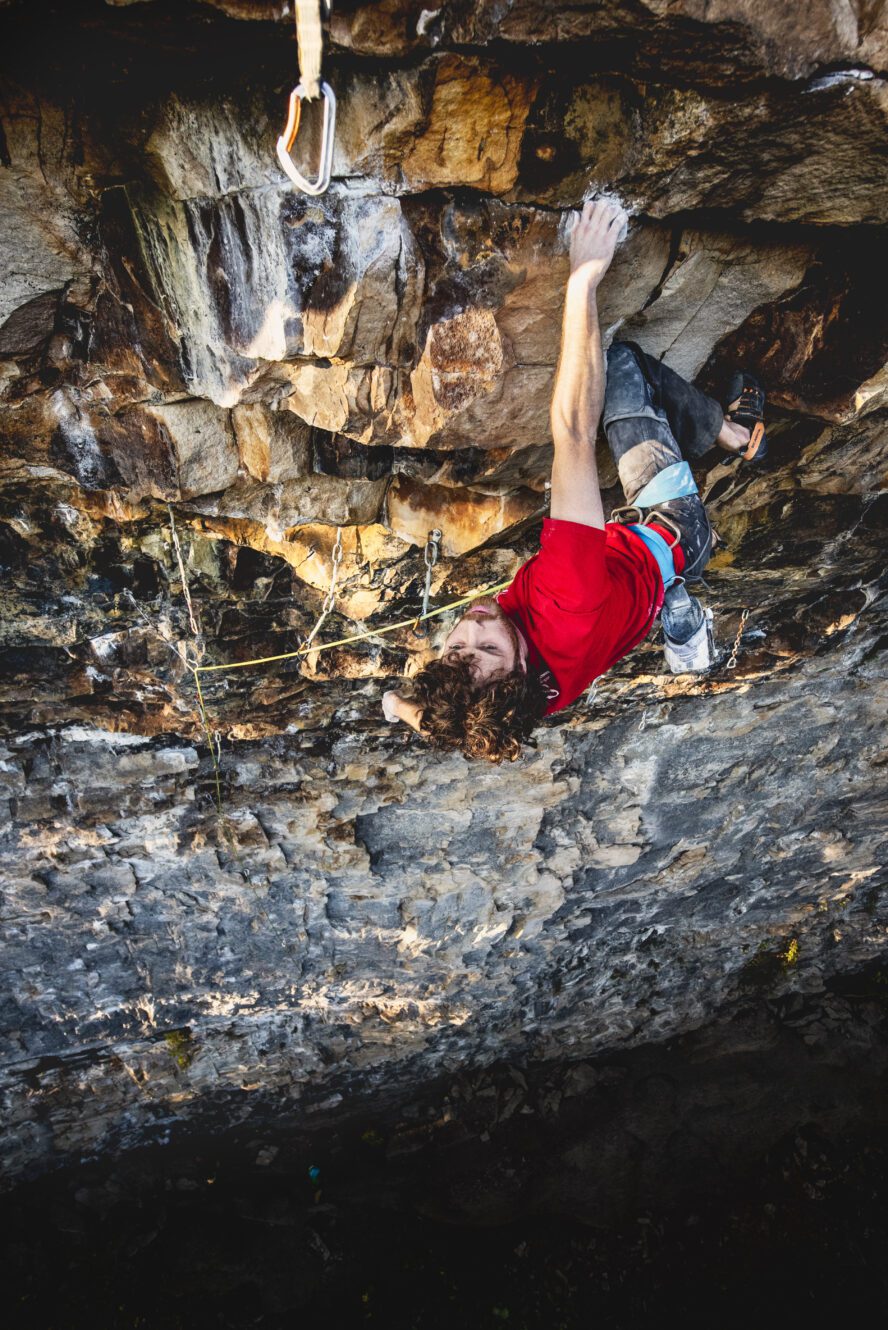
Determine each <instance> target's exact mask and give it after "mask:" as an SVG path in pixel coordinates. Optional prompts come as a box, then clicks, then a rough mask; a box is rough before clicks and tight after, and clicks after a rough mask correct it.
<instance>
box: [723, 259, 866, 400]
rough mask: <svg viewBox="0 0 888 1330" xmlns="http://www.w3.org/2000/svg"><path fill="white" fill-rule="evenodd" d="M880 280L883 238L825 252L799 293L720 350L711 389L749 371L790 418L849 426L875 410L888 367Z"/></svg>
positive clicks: (771, 305)
mask: <svg viewBox="0 0 888 1330" xmlns="http://www.w3.org/2000/svg"><path fill="white" fill-rule="evenodd" d="M880 274H881V258H880V241H879V239H878V238H877V237H876V236H869V235H867V234H866V233H864V234H863V235H856V236H855V237H854V239H853V240H849V241H848V242H847V243H846V242H845V241H843V240H838V241H837V240H833V241H831V242H830V243H828V244H825V245H823V246H819V247H818V248H817V250H815V251H814V252H813V253H812V255H811V258H810V266H809V267H808V269H807V271H806V273H805V276H804V280H803V282H802V283H801V285H800V286H799V288H798V290H797V291H795V292H789V293H787V294H785V295H783V296H781V297H780V298H778V299H777V300H774V301H769V302H766V303H765V304H763V305H761V306H759V308H757V309H755V310H754V311H753V312H752V313H751V314H750V316H749V317H748V318H747V319H746V320H744V322H743V323H742V324H740V326H739V327H737V328H736V329H734V330H733V331H732V332H731V333H729V334H728V335H727V336H726V337H724V338H723V339H722V340H721V341H720V342H719V343H718V344H717V345H716V347H715V348H714V351H713V355H712V358H711V360H710V362H709V364H708V365H707V367H706V370H705V372H704V375H703V382H704V384H705V386H707V387H708V388H709V389H710V390H711V388H712V385H714V384H715V383H716V382H717V381H718V379H719V377H720V370H721V368H722V367H727V366H729V365H737V364H743V365H747V366H748V367H749V368H750V369H751V370H752V371H753V372H754V373H757V374H758V375H759V376H760V378H761V380H762V382H763V383H765V384H766V385H767V387H768V390H769V393H770V395H771V401H772V403H773V404H775V405H777V406H780V407H783V408H785V409H787V410H789V411H793V412H802V413H804V414H805V415H811V416H816V417H819V418H820V419H825V420H832V421H842V420H850V419H853V418H854V417H855V416H857V415H860V414H866V412H868V411H871V410H874V409H876V408H877V407H878V406H879V405H880V404H881V401H882V398H883V394H884V380H885V373H886V371H885V364H886V361H888V320H886V317H885V301H884V290H883V282H882V281H881V279H880V276H879V275H880Z"/></svg>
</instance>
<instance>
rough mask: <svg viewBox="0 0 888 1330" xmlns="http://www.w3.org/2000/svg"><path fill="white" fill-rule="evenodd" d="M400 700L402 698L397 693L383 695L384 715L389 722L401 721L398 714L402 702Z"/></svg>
mask: <svg viewBox="0 0 888 1330" xmlns="http://www.w3.org/2000/svg"><path fill="white" fill-rule="evenodd" d="M400 700H401V698H400V696H399V695H398V693H395V692H388V693H383V695H382V714H383V715H384V716H385V718H386V720H387V721H396V720H400V719H401V717H400V715H399V714H398V703H399V702H400Z"/></svg>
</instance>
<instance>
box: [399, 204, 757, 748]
mask: <svg viewBox="0 0 888 1330" xmlns="http://www.w3.org/2000/svg"><path fill="white" fill-rule="evenodd" d="M626 227H627V217H626V214H625V212H624V211H623V209H622V208H621V207H620V205H619V204H618V203H616V202H614V201H612V200H607V199H603V200H598V201H594V202H590V203H587V204H586V205H585V206H584V208H583V209H582V212H581V213H579V214H576V215H575V224H574V227H573V231H572V234H571V240H570V277H569V279H568V283H567V294H566V297H565V305H564V322H563V331H562V341H561V356H560V360H559V364H558V372H557V374H556V379H555V390H554V394H553V397H552V405H551V425H552V436H553V439H554V445H555V456H554V462H553V467H552V482H551V506H550V516H549V517H548V518H546V519H545V521H544V522H543V529H542V534H541V537H540V549H539V552H538V553H537V554H535V555H534V556H533V557H532V558H531V559H529V560H528V562H527V563H525V564H524V565H523V566H522V567H521V568H519V570H518V572H517V573H516V575H515V578H514V580H513V581H512V583H511V585H510V586H509V587H508V588H507V590H505V591H502V592H500V594H499V595H498V596H497V597H496V599H495V600H494V599H483V600H476V601H475V602H474V603H473V604H472V606H471V608H470V609H469V610H468V611H467V612H466V613H465V614H464V615H463V617H462V618H461V619H460V621H459V622H458V623H457V625H456V627H455V628H454V629H453V630H452V632H451V633H450V634H449V635H448V637H447V639H446V641H445V642H444V646H443V650H442V653H441V656H440V659H438V660H435V661H432V662H431V663H430V664H428V665H426V666H425V667H424V668H423V669H422V670H421V671H419V673H418V674H417V675H416V676H415V678H414V679H413V680H412V687H411V689H410V694H411V695H410V696H404V695H402V694H400V693H398V692H388V693H386V694H385V695H384V697H383V711H384V714H385V716H386V718H387V719H388V720H390V721H396V720H402V721H405V722H406V723H407V724H408V725H410V726H412V728H413V729H415V730H417V731H419V732H420V733H421V734H422V735H423V736H424V737H425V738H427V739H428V740H429V742H430V743H431V744H432V745H433V746H434V747H436V748H439V749H456V750H458V751H460V752H462V753H463V754H464V755H465V756H467V757H483V758H487V759H488V760H490V761H494V762H499V761H502V760H503V759H504V758H508V759H514V758H516V757H517V756H518V755H519V753H520V751H521V744H522V741H524V740H526V739H528V738H529V736H530V733H531V731H532V730H533V728H534V726H535V725H536V724H537V723H538V722H539V721H540V720H541V719H542V717H543V716H545V715H550V714H551V713H552V712H554V711H559V710H561V708H562V707H566V706H569V705H570V703H571V702H573V701H574V700H575V699H576V698H577V697H579V695H580V694H581V693H582V692H583V691H584V689H585V688H587V687H588V685H589V684H590V683H591V682H592V681H593V679H595V678H597V677H598V676H599V675H600V674H603V673H604V672H605V671H606V670H608V669H610V667H611V666H612V665H613V664H615V662H616V661H618V660H619V659H620V658H621V657H622V656H625V655H626V654H627V652H629V651H630V650H631V649H632V648H633V647H634V646H636V645H637V643H639V642H640V641H641V640H642V639H643V638H644V637H646V636H647V634H648V632H649V631H650V629H651V627H652V625H653V623H654V620H655V619H656V617H657V615H658V614H659V613H661V611H662V625H663V632H664V647H665V653H666V660H667V663H668V665H669V667H670V669H672V670H673V672H675V673H680V672H684V671H694V670H705V669H707V668H708V667H709V666H710V664H711V663H712V659H713V646H712V635H711V629H710V623H711V617H712V615H711V611H708V610H704V609H703V607H702V606H701V605H700V602H699V601H698V600H697V599H696V597H695V596H692V595H690V594H689V593H688V591H687V589H686V586H685V583H686V582H693V581H694V580H695V579H698V578H699V576H700V574H701V573H702V571H703V568H704V567H705V565H706V563H707V561H708V559H709V556H710V554H711V552H712V544H713V533H712V528H711V527H710V524H709V519H708V517H707V515H706V510H705V508H704V506H703V503H702V500H701V499H700V496H699V494H698V493H697V487H696V484H695V483H694V478H693V476H692V474H691V469H690V466H689V465H688V459H697V458H700V457H702V456H703V455H704V453H706V452H708V451H709V449H710V448H711V447H713V446H714V445H716V444H718V445H719V446H720V447H721V448H723V449H725V450H726V451H727V452H729V453H733V454H735V455H737V456H742V457H744V458H746V459H747V460H748V461H761V460H762V458H763V457H764V455H765V452H766V448H767V440H766V436H765V432H764V424H763V412H764V402H765V395H764V392H763V390H762V388H761V386H760V384H759V383H758V382H757V381H756V380H755V379H754V378H753V376H752V375H750V374H748V373H746V372H745V371H739V372H738V373H737V374H735V375H734V378H733V380H732V382H731V385H730V387H729V389H728V394H727V399H726V400H727V402H728V403H729V405H728V406H727V407H726V408H725V409H723V408H722V407H721V406H720V405H719V403H718V402H716V401H714V400H713V399H712V398H711V397H707V396H706V395H705V394H704V393H702V392H700V391H699V390H698V389H697V388H695V387H693V385H691V384H690V383H687V382H686V381H685V380H684V379H683V378H681V377H680V375H678V374H677V373H675V372H674V371H673V370H671V369H669V368H668V367H667V366H666V365H664V364H662V363H661V362H660V361H658V360H655V359H653V358H652V357H651V356H649V355H647V354H646V353H645V352H644V351H642V350H641V348H640V347H637V346H636V345H634V344H633V343H631V342H617V343H615V344H614V345H613V346H611V348H610V350H609V352H608V354H607V373H606V375H605V357H604V354H603V351H602V342H601V330H600V328H599V324H598V311H597V306H596V291H597V288H598V285H599V283H600V282H601V279H602V278H603V276H604V274H605V273H606V272H607V269H608V267H609V265H610V262H611V259H612V258H613V254H614V250H615V248H616V245H617V243H618V241H619V240H620V239H622V237H623V236H624V235H625V233H626ZM602 417H603V422H604V429H605V434H606V436H607V440H608V444H609V446H610V449H611V453H612V454H613V457H614V460H615V462H616V465H617V470H618V472H619V477H620V483H621V485H622V487H623V493H624V495H625V499H626V505H627V506H626V507H625V508H621V509H618V510H617V511H615V512H614V513H613V514H612V520H611V521H609V522H606V521H605V516H604V509H603V506H602V499H601V491H600V489H599V484H598V469H597V466H596V460H595V437H596V433H597V431H598V425H599V421H600V420H601V419H602Z"/></svg>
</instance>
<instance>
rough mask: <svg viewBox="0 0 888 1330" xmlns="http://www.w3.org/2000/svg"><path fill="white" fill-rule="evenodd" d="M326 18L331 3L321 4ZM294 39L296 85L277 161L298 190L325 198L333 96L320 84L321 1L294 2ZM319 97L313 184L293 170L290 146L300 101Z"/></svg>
mask: <svg viewBox="0 0 888 1330" xmlns="http://www.w3.org/2000/svg"><path fill="white" fill-rule="evenodd" d="M323 3H324V8H325V10H326V13H327V16H328V17H329V14H330V10H331V7H332V5H331V0H323ZM296 39H297V43H298V48H299V82H298V83H297V84H296V87H295V88H294V89H293V91H292V92H291V93H290V101H289V104H288V107H287V123H286V125H285V126H284V132H283V133H282V134H281V136H280V138H279V139H278V141H277V157H278V161H279V162H280V164H281V167H282V168H283V170H284V171H285V172H286V174H287V175H288V176H289V178H290V180H292V182H293V184H294V185H295V186H296V187H297V189H301V190H302V192H303V193H304V194H314V195H317V194H324V193H325V192H326V190H327V188H328V186H329V184H330V174H331V172H332V169H333V139H334V135H335V131H336V96H335V94H334V92H333V89H332V88H331V87H330V85H329V83H324V82H322V81H321V55H322V50H323V37H322V34H321V0H296ZM318 96H321V97H323V99H324V119H323V122H322V126H321V151H320V160H319V163H318V173H317V176H316V177H315V179H314V180H309V179H307V177H306V176H304V175H303V174H302V172H301V171H300V170H299V169H298V168H297V167H296V166H295V164H294V162H293V159H292V157H291V156H290V154H291V152H292V151H293V145H294V143H295V142H296V135H297V134H298V133H299V122H300V120H301V118H302V103H303V101H313V100H314V99H315V98H316V97H318Z"/></svg>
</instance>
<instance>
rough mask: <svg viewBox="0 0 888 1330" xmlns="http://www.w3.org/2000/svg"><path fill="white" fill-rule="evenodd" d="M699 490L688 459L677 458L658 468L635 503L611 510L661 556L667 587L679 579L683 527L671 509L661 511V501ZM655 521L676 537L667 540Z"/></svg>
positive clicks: (682, 497) (640, 491) (612, 516)
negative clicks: (654, 525) (675, 552)
mask: <svg viewBox="0 0 888 1330" xmlns="http://www.w3.org/2000/svg"><path fill="white" fill-rule="evenodd" d="M697 493H698V490H697V482H696V481H695V480H694V476H693V473H692V471H691V468H690V467H689V466H688V464H687V462H673V463H672V465H671V466H665V467H664V468H663V470H662V471H658V472H657V474H656V475H655V476H654V477H653V479H652V480H649V481H648V483H647V484H646V485H645V486H644V487H643V488H642V489H640V490H639V491H638V493H637V494H636V496H635V502H634V503H630V504H627V505H626V506H625V507H623V508H615V509H614V511H613V512H612V513H611V521H612V522H619V523H620V524H621V525H622V526H628V528H629V530H630V531H634V532H635V534H636V535H637V536H641V539H642V540H643V541H644V543H645V545H647V547H648V549H649V550H650V552H651V554H653V556H654V558H655V559H656V560H657V566H658V567H659V569H660V575H661V576H662V578H663V586H664V588H665V589H666V590H668V589H669V587H671V586H672V584H673V582H674V581H675V580H676V576H677V574H676V571H675V560H674V559H673V557H672V551H673V550H674V549H675V547H676V545H677V544H678V543H679V541H680V540H681V531H680V530H679V528H678V527H677V526H676V524H675V522H674V521H673V520H672V518H671V517H670V516H669V515H668V514H667V513H664V512H661V511H659V505H660V504H663V503H669V502H670V500H671V499H684V498H687V497H688V496H689V495H691V494H697ZM652 522H656V523H657V526H661V527H665V529H666V530H667V531H669V532H671V534H672V536H673V539H672V541H671V542H669V541H667V540H665V539H664V537H663V536H661V535H660V533H659V531H654V530H653V529H652V527H651V523H652Z"/></svg>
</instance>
